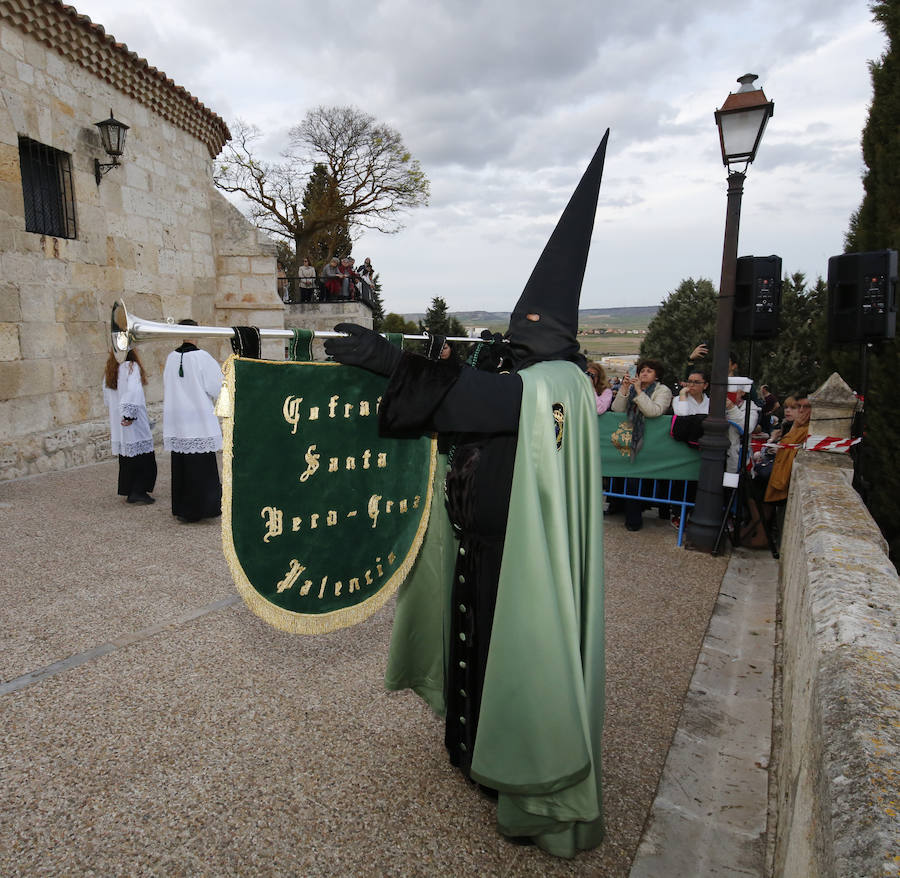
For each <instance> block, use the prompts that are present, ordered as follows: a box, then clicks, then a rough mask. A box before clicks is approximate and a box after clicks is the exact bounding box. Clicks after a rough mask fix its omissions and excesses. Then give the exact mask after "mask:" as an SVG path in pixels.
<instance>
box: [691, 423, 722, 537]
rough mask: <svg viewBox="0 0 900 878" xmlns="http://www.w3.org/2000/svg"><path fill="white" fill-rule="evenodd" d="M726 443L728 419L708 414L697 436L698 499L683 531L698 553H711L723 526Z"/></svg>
mask: <svg viewBox="0 0 900 878" xmlns="http://www.w3.org/2000/svg"><path fill="white" fill-rule="evenodd" d="M728 446H729V441H728V421H727V420H726V419H725V418H713V417H708V418H707V419H706V420H705V421H704V422H703V436H702V438H701V439H700V479H699V481H698V482H697V499H696V503H695V504H694V511H693V513H692V514H691V519H690V521H689V522H688V525H687V529H686V531H685V536H686V537H687V541H688V543H689V544H690V547H691V548H693V549H697V550H698V551H701V552H712V550H713V548H714V547H715V545H716V541H717V540H718V537H719V529H720V528H721V526H722V515H723V514H724V509H723V502H724V501H723V498H724V494H725V492H724V489H723V487H722V476H723V474H724V473H725V455H726V453H727V451H728Z"/></svg>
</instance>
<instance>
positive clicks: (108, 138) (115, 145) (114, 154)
mask: <svg viewBox="0 0 900 878" xmlns="http://www.w3.org/2000/svg"><path fill="white" fill-rule="evenodd" d="M94 124H95V125H96V126H97V127H98V128H99V129H100V139H101V140H102V141H103V148H104V149H105V150H106V154H107V155H108V156H110V157H111V158H112V161H111V162H109V163H107V164H100V160H99V159H94V178H95V179H96V181H97V185H98V186H99V185H100V178H101V177H102V176H103V175H104V174H105V173H106V172H107V171H109V170H110V169H111V168H117V167H118V166H119V156H121V155H122V153H123V152H124V151H125V134H126V132H127V131H128V126H127V125H126V124H125V123H124V122H119V121H118V120H117V119H114V118H113V114H112V110H110V111H109V118H108V119H104V120H103V121H102V122H95V123H94Z"/></svg>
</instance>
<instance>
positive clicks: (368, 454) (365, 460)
mask: <svg viewBox="0 0 900 878" xmlns="http://www.w3.org/2000/svg"><path fill="white" fill-rule="evenodd" d="M371 459H372V452H371V451H369V449H368V448H367V449H366V450H365V451H364V452H363V469H368V468H369V461H370V460H371Z"/></svg>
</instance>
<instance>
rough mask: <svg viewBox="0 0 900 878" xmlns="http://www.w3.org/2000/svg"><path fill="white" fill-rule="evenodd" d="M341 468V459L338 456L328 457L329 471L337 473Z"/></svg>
mask: <svg viewBox="0 0 900 878" xmlns="http://www.w3.org/2000/svg"><path fill="white" fill-rule="evenodd" d="M338 469H339V461H338V459H337V458H336V457H329V458H328V472H330V473H336V472H337V471H338Z"/></svg>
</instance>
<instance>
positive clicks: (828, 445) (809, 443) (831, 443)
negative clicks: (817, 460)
mask: <svg viewBox="0 0 900 878" xmlns="http://www.w3.org/2000/svg"><path fill="white" fill-rule="evenodd" d="M861 438H862V437H859V436H857V438H856V439H838V438H837V437H835V436H807V437H806V442H805V444H804V445H803V447H804V448H806V449H807V450H808V451H835V452H844V453H846V452H847V451H849V450H850V446H851V445H856V443H857V442H859V441H860V439H861Z"/></svg>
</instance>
